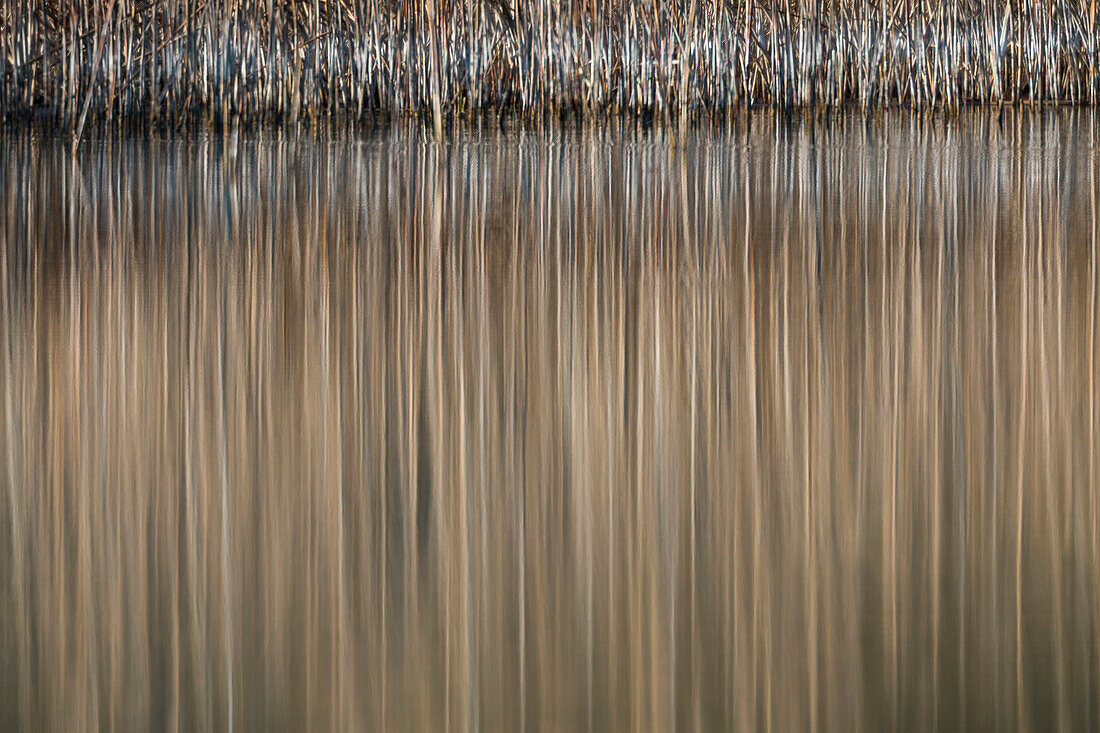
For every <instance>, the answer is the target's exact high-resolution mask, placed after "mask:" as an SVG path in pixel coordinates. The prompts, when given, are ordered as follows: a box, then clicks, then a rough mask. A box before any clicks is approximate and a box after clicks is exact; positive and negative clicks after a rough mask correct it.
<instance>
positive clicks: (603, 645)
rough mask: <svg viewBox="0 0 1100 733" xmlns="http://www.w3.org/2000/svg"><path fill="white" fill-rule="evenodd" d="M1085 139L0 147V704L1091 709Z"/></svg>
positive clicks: (1089, 256) (372, 715)
mask: <svg viewBox="0 0 1100 733" xmlns="http://www.w3.org/2000/svg"><path fill="white" fill-rule="evenodd" d="M1098 132H1100V117H1097V116H1096V115H1094V114H1092V113H1090V112H1087V111H1048V112H1043V113H1039V112H1013V111H1008V110H1006V111H1005V112H1004V113H1003V115H1002V116H1000V117H998V116H996V115H995V114H991V113H986V112H980V113H964V114H963V115H962V116H961V117H960V118H958V119H950V120H945V119H943V118H941V117H920V116H914V115H907V114H900V113H898V114H892V115H889V116H886V117H881V116H879V117H875V118H871V119H866V118H862V117H859V116H856V115H841V116H838V117H832V118H829V119H826V120H823V121H822V120H818V121H810V120H809V119H788V118H784V117H771V116H768V115H766V114H757V115H754V116H752V117H751V118H742V119H740V120H734V121H732V122H730V123H729V124H727V125H724V126H722V127H718V128H702V127H695V128H690V129H687V130H684V131H678V132H670V131H667V130H666V131H658V130H652V131H647V130H645V129H642V128H638V127H635V126H631V125H619V126H615V125H612V126H605V127H597V128H595V129H590V130H584V131H580V130H574V131H557V132H551V131H536V132H530V131H520V130H509V131H507V132H499V131H497V132H491V133H490V132H483V133H477V134H469V135H462V136H459V137H458V138H457V139H455V140H453V141H452V142H449V143H447V144H445V145H442V146H440V145H437V144H436V143H434V142H432V141H431V140H430V138H428V137H426V136H425V135H424V134H423V132H422V131H420V130H417V129H402V128H390V129H387V130H384V131H381V132H362V131H360V132H348V133H344V134H339V135H337V134H313V135H301V136H293V135H288V134H263V135H241V136H240V138H239V139H232V140H228V141H226V140H223V139H221V138H218V137H214V138H206V137H201V136H191V137H170V138H167V139H160V138H151V139H141V138H135V137H133V136H122V137H118V136H115V137H112V138H110V139H105V140H100V141H97V142H94V143H92V144H90V145H86V146H85V147H82V148H81V150H80V153H79V155H78V157H77V159H76V160H73V159H72V158H70V157H69V155H68V145H67V141H65V140H53V139H51V138H50V137H49V136H40V135H34V134H29V133H12V132H10V131H9V132H7V133H4V134H3V135H2V136H0V245H2V246H0V324H2V325H0V352H2V353H0V407H2V413H0V417H2V419H0V467H2V473H0V485H2V486H3V491H2V492H0V539H2V542H0V727H5V728H6V729H9V730H10V729H12V727H15V728H25V729H55V730H84V729H88V728H91V727H94V726H97V725H99V726H102V727H107V728H123V729H136V730H147V729H153V730H176V729H182V730H193V729H208V728H219V729H221V728H227V727H230V726H231V724H232V725H233V726H236V727H238V728H245V729H268V728H288V729H327V728H338V729H345V730H383V729H389V730H394V729H398V730H399V729H417V730H440V731H442V730H446V729H466V728H485V729H495V730H519V729H521V728H524V727H526V728H531V729H546V730H566V729H579V730H585V729H593V730H606V729H628V728H632V729H637V730H660V729H673V728H676V729H692V728H700V729H710V730H717V729H739V730H766V729H769V728H770V729H772V730H780V731H800V730H814V729H818V730H838V731H849V730H860V729H862V730H887V729H891V728H906V729H914V730H929V729H933V728H955V727H971V728H984V729H996V728H1010V727H1020V728H1028V727H1034V728H1049V727H1062V728H1077V729H1085V728H1094V727H1096V726H1097V725H1098V724H1100V707H1098V705H1100V600H1098V599H1100V595H1098V594H1100V495H1098V493H1097V492H1098V488H1100V469H1098V461H1097V455H1096V454H1097V449H1096V445H1097V443H1096V430H1097V422H1098V417H1100V407H1098V400H1097V397H1096V379H1097V375H1098V366H1097V359H1096V352H1097V349H1098V347H1100V343H1098V340H1097V333H1096V330H1097V329H1096V316H1097V308H1098V299H1097V285H1098V283H1100V278H1098V274H1097V252H1096V244H1097V234H1098V231H1100V229H1098V225H1097V202H1098V191H1097V168H1098V165H1100V156H1098V152H1097V147H1096V146H1097V141H1098V139H1100V138H1098Z"/></svg>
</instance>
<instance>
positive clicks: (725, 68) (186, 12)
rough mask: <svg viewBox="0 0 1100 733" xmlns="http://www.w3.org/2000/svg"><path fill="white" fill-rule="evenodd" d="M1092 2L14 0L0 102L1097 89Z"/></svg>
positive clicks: (236, 113) (305, 107) (618, 100)
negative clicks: (84, 0)
mask: <svg viewBox="0 0 1100 733" xmlns="http://www.w3.org/2000/svg"><path fill="white" fill-rule="evenodd" d="M1096 20H1097V11H1096V3H1095V1H1094V0H1003V1H1001V0H736V1H734V0H601V1H600V2H597V1H596V0H535V1H533V2H518V1H517V0H434V1H433V2H427V3H424V2H420V3H414V2H411V1H410V0H390V1H389V2H384V1H383V0H338V1H333V0H97V1H96V2H83V1H80V2H78V1H77V0H9V1H8V2H5V3H3V4H0V110H2V111H3V116H4V117H8V118H11V117H27V116H38V117H47V118H50V119H52V120H59V121H61V122H63V123H66V124H69V125H72V126H76V127H79V126H80V124H81V122H82V120H83V119H84V118H85V116H86V115H87V117H88V118H90V119H100V120H110V119H131V120H133V119H153V120H158V121H161V122H165V123H169V124H172V123H181V122H185V121H218V120H220V121H223V122H233V121H264V120H267V121H272V120H277V121H288V120H290V121H293V120H298V119H302V118H307V119H318V118H329V117H333V116H337V115H339V116H351V117H356V116H363V115H366V114H369V113H377V112H380V111H381V112H387V113H425V114H429V115H430V116H432V117H433V118H434V119H435V120H436V123H437V126H438V125H439V124H442V122H444V121H447V120H450V119H454V118H460V117H462V116H464V115H471V114H476V113H479V112H484V111H486V110H494V111H502V110H512V111H518V112H521V113H523V114H540V113H541V114H543V115H547V114H549V115H553V114H562V113H571V112H576V113H583V114H586V115H613V114H617V113H623V112H634V113H656V114H671V113H674V112H679V113H699V112H707V111H710V112H721V111H724V110H729V109H731V108H735V107H744V106H752V105H767V106H773V107H794V106H810V107H821V106H835V105H841V104H845V103H856V104H860V105H864V106H869V107H881V106H897V105H901V106H909V107H929V106H936V107H958V106H961V105H965V104H971V103H1003V102H1018V101H1028V102H1037V101H1048V102H1049V101H1057V102H1075V103H1089V104H1091V103H1094V102H1095V101H1096V99H1097V90H1098V88H1100V85H1098V79H1100V77H1098V74H1097V49H1096V35H1097V33H1096Z"/></svg>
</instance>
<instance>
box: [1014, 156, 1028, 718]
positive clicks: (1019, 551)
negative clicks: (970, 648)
mask: <svg viewBox="0 0 1100 733" xmlns="http://www.w3.org/2000/svg"><path fill="white" fill-rule="evenodd" d="M1019 165H1020V171H1019V173H1020V177H1019V178H1017V191H1018V195H1019V196H1020V197H1021V198H1022V197H1023V195H1024V189H1023V186H1024V184H1023V170H1022V167H1023V163H1022V162H1021V163H1020V164H1019ZM1027 224H1028V222H1027V206H1026V205H1024V203H1023V202H1022V201H1021V205H1020V233H1021V242H1020V362H1019V367H1020V406H1019V410H1018V414H1017V416H1016V424H1017V433H1016V460H1017V469H1018V471H1017V477H1016V547H1015V589H1016V608H1015V611H1016V729H1017V730H1023V729H1025V728H1027V727H1028V726H1027V725H1026V724H1025V723H1026V717H1025V713H1026V711H1025V700H1024V659H1023V636H1024V634H1023V578H1022V570H1023V551H1024V549H1023V535H1024V431H1025V427H1026V425H1027V392H1028V374H1027V349H1028V322H1027V316H1028V288H1027V280H1028V257H1027V253H1028V230H1027Z"/></svg>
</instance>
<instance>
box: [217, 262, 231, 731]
mask: <svg viewBox="0 0 1100 733" xmlns="http://www.w3.org/2000/svg"><path fill="white" fill-rule="evenodd" d="M219 285H221V283H219ZM219 290H220V293H219V304H218V305H219V308H218V310H219V313H218V389H217V391H216V395H217V399H218V463H219V466H218V468H219V478H220V481H221V550H222V553H221V555H222V556H221V570H222V622H223V623H224V624H225V629H224V631H225V676H226V685H225V691H226V697H227V723H228V728H229V731H230V733H232V731H233V717H234V709H233V703H234V700H233V653H234V652H233V625H232V624H233V611H232V587H233V586H232V575H231V573H230V563H229V466H228V455H227V453H228V445H227V442H228V435H227V433H226V425H225V422H226V416H225V389H226V386H225V370H226V356H225V340H226V333H225V332H226V323H225V319H226V303H225V291H224V286H223V287H220V288H219Z"/></svg>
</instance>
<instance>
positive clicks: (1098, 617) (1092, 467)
mask: <svg viewBox="0 0 1100 733" xmlns="http://www.w3.org/2000/svg"><path fill="white" fill-rule="evenodd" d="M1089 119H1090V125H1089V128H1090V129H1089V132H1090V134H1089V137H1088V139H1089V140H1095V139H1096V113H1095V112H1093V113H1092V114H1091V115H1090V118H1089ZM1090 156H1091V158H1092V159H1091V161H1090V164H1089V220H1090V226H1089V266H1090V270H1091V277H1090V278H1089V343H1088V349H1087V352H1088V370H1089V377H1088V379H1089V405H1088V407H1089V475H1088V478H1087V480H1086V482H1085V485H1086V486H1087V487H1088V488H1089V496H1090V497H1091V498H1092V502H1091V503H1092V516H1091V521H1090V530H1091V531H1090V537H1089V544H1090V549H1091V552H1092V557H1091V560H1092V562H1091V563H1090V565H1091V567H1092V568H1093V569H1094V578H1093V586H1094V587H1093V593H1096V592H1097V589H1096V588H1095V583H1096V579H1095V569H1096V568H1097V567H1098V557H1097V551H1098V550H1100V541H1098V540H1100V538H1098V536H1097V534H1098V531H1100V511H1098V509H1100V502H1098V501H1097V499H1096V491H1097V489H1098V488H1100V487H1098V486H1097V475H1096V348H1097V343H1096V309H1097V300H1096V296H1097V287H1096V286H1097V282H1096V280H1097V267H1096V258H1097V248H1096V196H1097V190H1096V165H1097V161H1096V152H1095V150H1094V151H1092V152H1090ZM1098 629H1100V613H1097V611H1093V636H1094V639H1095V638H1096V637H1100V633H1098ZM1096 643H1097V642H1096V641H1094V642H1093V649H1092V650H1091V651H1092V654H1091V655H1090V656H1095V655H1096V652H1097V648H1096ZM1090 668H1091V665H1090ZM1097 685H1098V687H1097V689H1096V690H1095V691H1094V693H1095V697H1093V700H1094V701H1095V700H1097V699H1100V675H1097ZM1090 712H1092V706H1091V705H1090ZM1087 722H1091V721H1087Z"/></svg>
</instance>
